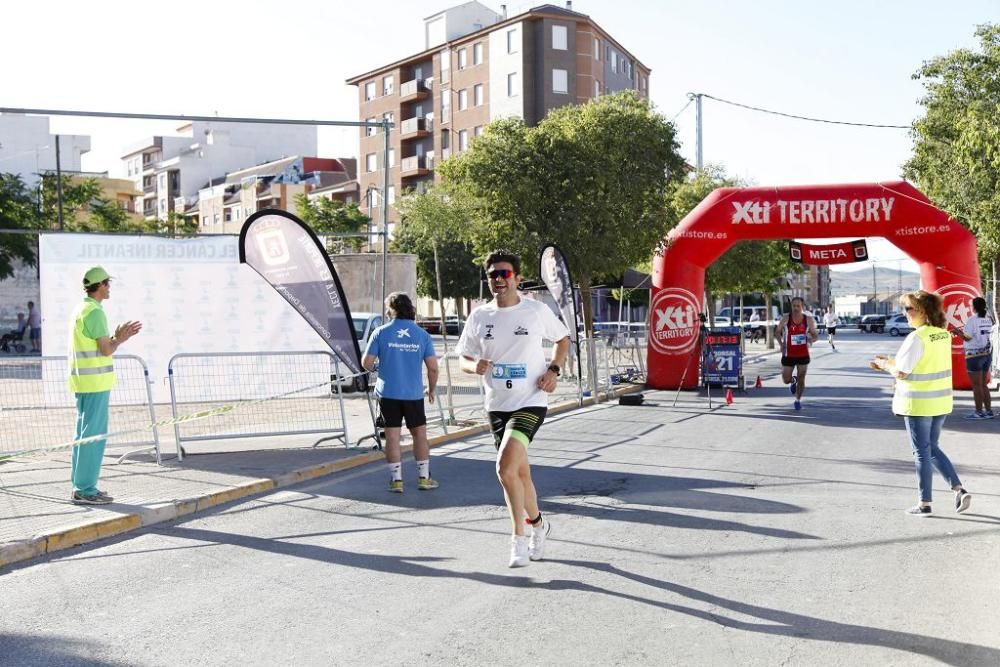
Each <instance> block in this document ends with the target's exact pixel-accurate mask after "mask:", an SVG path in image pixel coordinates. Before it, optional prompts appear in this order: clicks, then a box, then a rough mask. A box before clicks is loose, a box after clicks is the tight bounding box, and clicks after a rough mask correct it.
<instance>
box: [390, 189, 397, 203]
mask: <svg viewBox="0 0 1000 667" xmlns="http://www.w3.org/2000/svg"><path fill="white" fill-rule="evenodd" d="M395 203H396V186H395V185H390V186H389V206H392V205H393V204H395Z"/></svg>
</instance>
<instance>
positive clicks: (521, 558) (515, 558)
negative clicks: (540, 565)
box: [507, 535, 531, 567]
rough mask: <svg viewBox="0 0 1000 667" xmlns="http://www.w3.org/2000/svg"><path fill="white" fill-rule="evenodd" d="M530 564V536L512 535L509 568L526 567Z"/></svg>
mask: <svg viewBox="0 0 1000 667" xmlns="http://www.w3.org/2000/svg"><path fill="white" fill-rule="evenodd" d="M530 562H531V561H530V559H529V558H528V536H527V535H511V537H510V563H508V564H507V567H524V566H525V565H527V564H528V563H530Z"/></svg>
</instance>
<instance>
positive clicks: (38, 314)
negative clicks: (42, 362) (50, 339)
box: [28, 301, 42, 353]
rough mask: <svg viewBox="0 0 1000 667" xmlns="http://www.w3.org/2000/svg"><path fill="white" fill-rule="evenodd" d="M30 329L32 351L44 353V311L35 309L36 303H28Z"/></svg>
mask: <svg viewBox="0 0 1000 667" xmlns="http://www.w3.org/2000/svg"><path fill="white" fill-rule="evenodd" d="M28 329H30V331H31V351H32V352H39V353H40V352H41V351H42V311H41V310H39V309H38V308H35V302H34V301H29V302H28Z"/></svg>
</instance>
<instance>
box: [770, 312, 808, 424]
mask: <svg viewBox="0 0 1000 667" xmlns="http://www.w3.org/2000/svg"><path fill="white" fill-rule="evenodd" d="M804 311H805V302H804V301H803V300H802V298H801V297H795V298H794V299H792V312H791V314H790V315H785V316H784V317H782V318H781V322H780V323H778V328H777V329H775V331H774V336H775V338H777V339H778V341H779V342H780V345H781V381H782V382H784V383H785V384H787V385H789V387H788V388H789V389H790V390H791V392H792V395H793V396H795V403H794V404H793V405H794V406H795V409H796V410H801V409H802V394H803V393H804V392H805V389H806V370H807V367H808V366H809V346H810V345H812V344H813V343H815V342H816V339H817V338H818V337H819V336H818V335H817V333H816V321H815V320H814V319H813V318H812V317H810V316H809V315H806V314H805V312H804ZM793 372H794V373H795V375H793V374H792V373H793Z"/></svg>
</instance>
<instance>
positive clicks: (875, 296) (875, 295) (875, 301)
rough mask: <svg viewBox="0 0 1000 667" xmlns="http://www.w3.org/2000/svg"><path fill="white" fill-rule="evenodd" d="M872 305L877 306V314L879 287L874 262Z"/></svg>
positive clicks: (873, 263)
mask: <svg viewBox="0 0 1000 667" xmlns="http://www.w3.org/2000/svg"><path fill="white" fill-rule="evenodd" d="M872 304H874V306H875V312H876V313H877V312H878V287H877V286H876V284H875V262H872Z"/></svg>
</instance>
